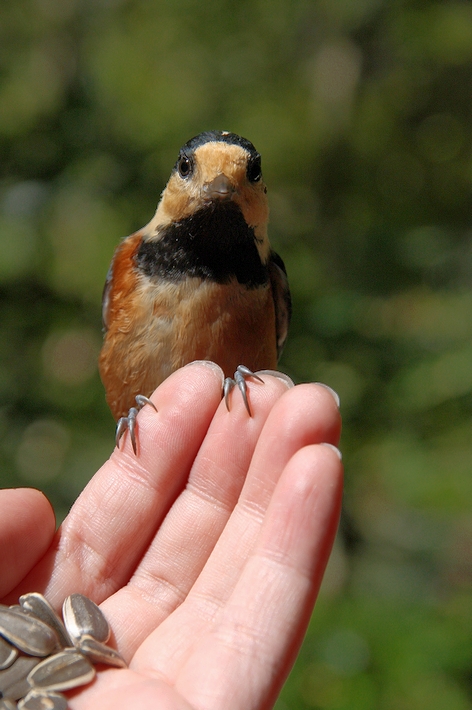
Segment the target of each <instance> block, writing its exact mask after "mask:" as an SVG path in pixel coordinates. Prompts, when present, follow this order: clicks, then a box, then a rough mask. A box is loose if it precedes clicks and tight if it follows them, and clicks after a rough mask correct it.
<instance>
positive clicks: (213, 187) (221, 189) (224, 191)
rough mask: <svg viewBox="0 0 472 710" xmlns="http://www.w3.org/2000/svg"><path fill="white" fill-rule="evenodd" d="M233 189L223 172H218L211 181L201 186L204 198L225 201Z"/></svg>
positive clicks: (230, 195) (231, 195)
mask: <svg viewBox="0 0 472 710" xmlns="http://www.w3.org/2000/svg"><path fill="white" fill-rule="evenodd" d="M234 193H235V189H234V187H233V185H232V184H231V181H230V179H229V178H228V177H226V175H225V174H224V173H220V175H217V176H216V178H214V179H213V180H212V181H211V182H207V183H206V184H205V185H204V186H203V194H204V197H205V199H206V200H221V201H222V202H226V201H228V200H231V198H232V197H233V195H234Z"/></svg>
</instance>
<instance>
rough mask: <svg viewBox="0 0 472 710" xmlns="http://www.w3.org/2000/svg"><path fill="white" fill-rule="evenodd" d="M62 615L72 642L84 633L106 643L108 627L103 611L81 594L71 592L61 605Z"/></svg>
mask: <svg viewBox="0 0 472 710" xmlns="http://www.w3.org/2000/svg"><path fill="white" fill-rule="evenodd" d="M62 617H63V619H64V623H65V625H66V629H67V631H68V633H69V636H70V637H71V639H72V641H73V642H74V644H76V643H77V641H78V640H79V639H80V637H81V636H83V635H84V634H88V635H89V636H93V638H94V639H96V640H97V641H101V642H102V643H106V642H107V641H108V639H109V638H110V627H109V626H108V621H107V620H106V619H105V617H104V615H103V612H102V611H101V610H100V609H99V607H98V606H97V605H96V604H95V603H94V602H93V601H92V600H91V599H89V598H88V597H85V596H84V595H83V594H71V595H70V597H67V598H66V599H65V601H64V604H63V605H62Z"/></svg>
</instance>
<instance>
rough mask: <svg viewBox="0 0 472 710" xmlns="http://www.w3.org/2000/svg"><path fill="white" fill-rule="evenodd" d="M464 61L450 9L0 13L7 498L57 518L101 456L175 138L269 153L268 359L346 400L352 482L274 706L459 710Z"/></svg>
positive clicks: (465, 567)
mask: <svg viewBox="0 0 472 710" xmlns="http://www.w3.org/2000/svg"><path fill="white" fill-rule="evenodd" d="M471 59H472V9H471V6H470V3H468V2H466V0H463V1H457V2H455V1H452V0H444V1H441V0H437V1H432V2H431V1H430V2H424V1H421V0H416V1H415V0H400V1H399V2H388V1H387V0H356V2H353V1H352V0H337V1H336V2H328V1H327V0H318V1H317V2H314V1H311V2H310V1H309V0H290V1H289V0H274V1H273V2H268V0H251V1H250V2H249V0H241V1H240V2H238V3H235V2H229V0H209V2H205V3H202V2H196V0H176V1H175V2H173V3H171V2H166V0H155V1H154V2H150V1H149V0H97V1H96V2H90V1H89V2H87V0H5V1H4V2H3V3H2V4H1V7H0V66H1V82H0V153H1V156H2V160H1V168H0V171H1V172H0V305H1V308H0V319H1V320H0V324H1V328H2V338H1V341H0V393H1V399H0V464H1V468H0V470H1V474H0V482H1V483H2V485H4V486H10V485H37V486H40V487H41V488H43V489H44V490H45V491H46V493H47V494H48V495H49V496H50V497H51V499H52V500H53V502H54V504H55V506H56V510H57V511H58V514H59V517H61V516H62V515H63V514H64V513H65V512H66V511H67V508H68V506H69V505H70V503H71V502H72V500H73V499H74V497H75V496H76V495H77V493H78V491H79V490H80V489H81V487H82V486H83V484H84V483H85V482H86V481H87V480H88V478H89V477H90V476H91V475H92V474H93V472H94V471H95V470H96V469H97V468H98V466H99V465H100V464H101V463H102V462H103V461H104V460H105V458H106V456H107V454H108V452H109V451H110V450H111V448H112V446H113V422H112V419H111V416H110V414H109V413H108V411H107V408H106V405H105V403H104V397H103V391H102V387H101V384H100V381H99V378H98V375H97V370H96V358H97V353H98V350H99V347H100V339H101V334H100V296H101V289H102V284H103V281H104V278H105V274H106V271H107V268H108V263H109V260H110V257H111V254H112V252H113V248H114V246H115V244H116V243H117V242H118V241H119V239H120V238H121V237H122V236H124V235H126V234H128V233H130V232H131V231H133V230H134V229H136V228H138V227H140V226H142V225H143V224H145V223H146V222H147V221H148V220H149V218H150V217H151V216H152V213H153V211H154V208H155V205H156V203H157V201H158V197H159V193H160V191H161V190H162V188H163V187H164V184H165V181H166V179H167V177H168V174H169V171H170V168H171V166H172V165H173V163H174V160H175V155H176V153H177V151H178V149H179V147H180V145H181V144H182V143H184V142H185V141H186V140H188V139H189V138H190V137H191V136H193V135H195V134H196V133H198V132H200V131H201V130H205V129H211V128H221V129H228V130H232V131H235V132H238V133H241V134H242V135H244V136H246V137H248V138H249V139H250V140H252V141H253V142H254V143H255V145H256V146H257V148H258V149H259V150H260V152H261V153H262V156H263V166H264V172H265V179H266V182H267V183H268V185H269V196H270V203H271V232H270V233H271V239H272V242H273V244H274V246H275V248H276V249H277V250H278V251H279V252H280V253H281V255H282V256H283V258H284V259H285V262H286V264H287V267H288V271H289V276H290V280H291V284H292V289H293V296H294V320H293V326H292V329H291V334H290V338H289V342H288V344H287V347H286V350H285V353H284V358H283V361H282V369H285V370H286V371H287V372H289V373H290V374H291V375H292V376H293V377H294V378H295V379H296V380H297V381H301V380H311V379H315V380H323V381H325V382H327V383H328V384H330V385H331V386H332V387H334V388H335V389H337V390H338V392H339V393H340V396H341V402H342V412H343V415H344V422H345V427H344V435H343V442H342V448H343V452H344V457H345V464H346V471H347V474H346V479H347V480H346V496H345V516H344V520H343V525H342V530H341V533H340V536H339V540H338V545H337V548H336V550H335V553H334V555H333V558H332V560H331V563H330V569H329V573H328V575H327V578H326V580H325V584H324V589H323V593H322V598H321V600H320V604H319V606H318V608H317V611H316V612H315V615H314V618H313V622H312V626H311V628H310V631H309V634H308V637H307V640H306V642H305V645H304V647H303V649H302V653H301V656H300V659H299V661H298V662H297V665H296V667H295V669H294V671H293V673H292V676H291V678H290V680H289V682H288V684H287V685H286V687H285V689H284V692H283V695H282V697H281V699H280V700H279V701H278V705H277V708H278V709H279V710H287V708H290V710H292V709H293V710H295V709H297V710H298V709H300V710H305V709H306V710H308V709H309V708H313V709H316V710H318V709H319V710H343V709H344V708H346V709H347V708H349V710H357V709H359V710H370V709H371V708H372V709H375V710H378V709H382V710H384V709H385V710H390V709H392V710H393V708H395V709H398V708H401V709H403V710H410V708H411V710H416V709H417V708H421V707H428V708H431V709H432V710H434V709H435V708H438V710H442V709H443V708H446V707H447V708H449V709H451V710H463V709H465V708H472V690H471V685H470V668H471V662H472V658H471V650H470V649H471V643H470V638H471V621H472V619H471V617H472V599H471V585H472V564H471V561H470V560H471V557H470V548H471V542H472V517H471V513H470V510H471V504H472V475H471V474H472V417H471V410H472V308H471V307H472V286H471V284H472V236H471V235H472V231H471V214H472V209H471V208H472V199H471V183H472V162H471V155H472V130H471V127H470V116H471V109H472V105H471V92H470V86H471V81H472V63H471Z"/></svg>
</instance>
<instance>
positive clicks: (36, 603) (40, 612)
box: [20, 592, 72, 648]
mask: <svg viewBox="0 0 472 710" xmlns="http://www.w3.org/2000/svg"><path fill="white" fill-rule="evenodd" d="M20 605H21V608H22V609H23V611H25V612H26V613H28V614H33V615H34V616H35V617H36V618H37V619H40V620H41V621H43V622H44V623H45V624H47V625H48V626H50V627H51V628H52V629H54V631H55V632H56V634H57V636H58V638H59V643H60V645H61V646H62V647H63V648H65V647H66V646H72V641H71V639H70V638H69V634H68V633H67V631H66V628H65V626H64V624H63V623H62V621H61V619H60V618H59V617H58V615H57V614H56V612H55V611H54V609H53V608H52V606H51V605H50V603H49V602H48V600H47V599H46V597H44V596H43V595H42V594H39V592H29V593H28V594H23V595H22V596H21V597H20Z"/></svg>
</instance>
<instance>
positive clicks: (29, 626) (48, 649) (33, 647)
mask: <svg viewBox="0 0 472 710" xmlns="http://www.w3.org/2000/svg"><path fill="white" fill-rule="evenodd" d="M0 634H1V635H2V636H3V637H4V638H6V639H7V641H10V643H12V644H14V645H15V646H16V647H17V648H19V649H20V651H23V652H24V653H28V654H29V655H30V656H47V655H49V654H50V653H52V652H53V651H54V650H55V649H57V648H59V639H58V638H57V634H56V633H55V631H54V629H51V627H50V626H47V624H44V623H43V622H42V621H40V620H39V619H35V618H33V617H31V616H28V615H27V614H25V613H23V612H22V611H17V610H16V609H9V608H8V607H6V606H0Z"/></svg>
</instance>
